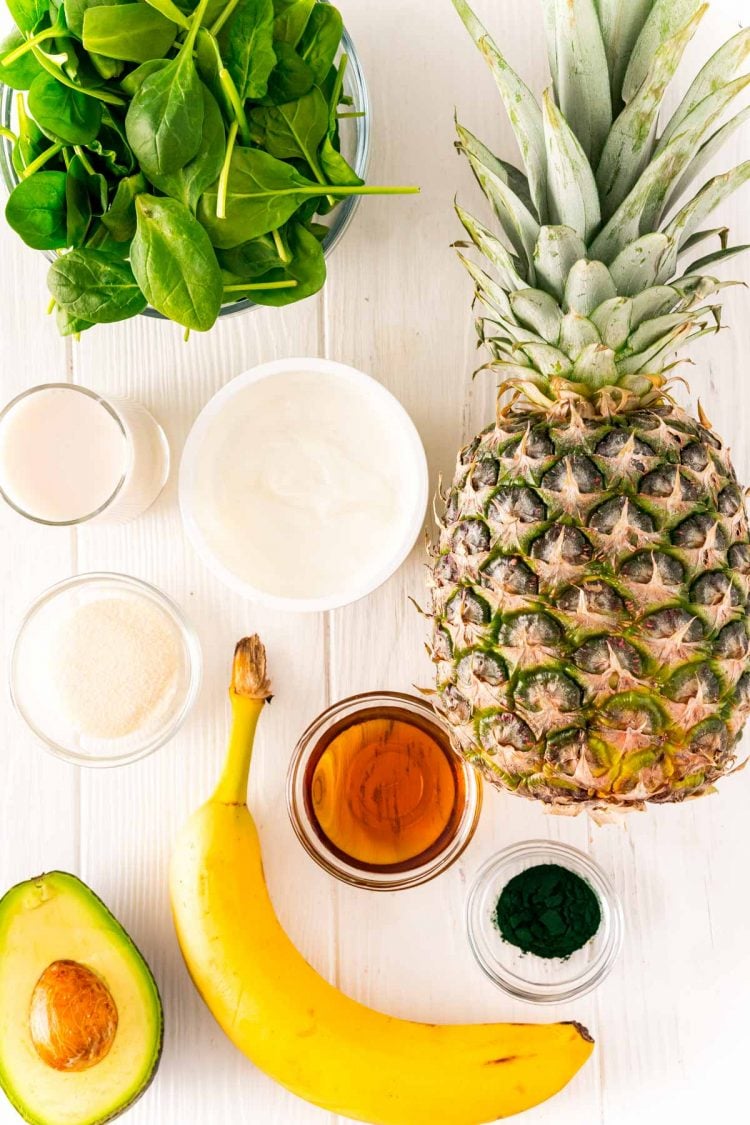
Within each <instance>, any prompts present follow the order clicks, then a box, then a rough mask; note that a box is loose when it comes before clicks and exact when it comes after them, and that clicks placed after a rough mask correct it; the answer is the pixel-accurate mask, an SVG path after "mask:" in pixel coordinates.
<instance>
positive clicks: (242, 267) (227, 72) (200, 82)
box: [0, 0, 402, 336]
mask: <svg viewBox="0 0 750 1125" xmlns="http://www.w3.org/2000/svg"><path fill="white" fill-rule="evenodd" d="M8 6H9V8H10V10H11V13H12V14H13V16H14V18H15V22H16V28H15V30H14V31H13V32H12V33H11V35H10V37H9V38H7V39H6V40H5V42H4V44H3V45H2V47H0V82H5V84H6V85H7V86H10V87H12V88H14V89H16V90H17V91H18V93H17V95H16V98H15V104H16V110H17V113H16V121H17V124H16V125H15V127H14V132H15V138H13V137H7V138H6V139H7V142H9V144H10V146H11V159H12V166H13V169H14V170H15V172H16V174H17V176H18V177H19V179H20V181H21V182H20V183H19V184H18V186H17V187H16V188H15V189H14V190H13V192H12V194H11V196H10V199H9V200H8V204H7V208H6V214H7V217H8V222H9V223H10V225H11V226H12V227H13V228H14V229H15V230H16V231H17V232H18V233H19V235H20V236H21V237H22V238H23V239H24V240H25V241H26V242H27V243H28V244H29V245H30V246H33V247H34V248H36V249H44V250H61V251H62V250H65V251H68V252H67V253H65V254H63V255H61V256H60V257H59V259H58V260H56V261H55V262H54V263H53V265H52V267H51V269H50V288H51V290H52V292H53V294H54V296H55V302H56V317H57V324H58V328H59V331H60V333H61V334H62V335H76V336H78V335H80V334H81V333H82V332H84V331H87V330H88V329H89V328H90V327H91V326H92V325H93V324H95V323H102V322H107V321H113V320H122V319H125V318H126V317H129V316H133V315H135V314H136V313H137V312H139V311H141V310H142V309H143V308H144V306H145V304H146V302H147V301H150V302H151V304H152V305H153V307H154V308H155V309H157V310H158V311H159V312H161V313H162V314H163V315H164V316H165V317H168V318H170V319H172V320H175V321H176V322H178V323H180V324H182V325H184V326H185V327H187V328H189V329H196V330H205V329H207V328H209V327H210V326H211V325H212V324H213V322H214V321H215V319H216V317H217V315H218V313H219V310H220V307H221V303H222V301H231V300H234V299H239V298H240V297H242V296H247V297H248V298H250V299H252V300H253V301H255V302H256V303H260V304H268V305H285V304H289V303H291V302H292V301H298V300H301V299H303V298H304V297H307V296H309V295H310V294H312V293H315V292H317V290H318V289H319V288H320V287H321V285H323V283H324V281H325V259H324V253H323V251H324V245H325V239H326V236H327V233H328V230H327V227H325V226H324V225H322V223H321V222H319V221H317V220H318V219H319V218H320V217H321V216H323V215H325V214H326V213H327V212H329V211H330V210H331V209H332V208H334V207H335V206H336V205H337V202H338V200H340V199H341V198H342V197H344V196H347V195H353V194H365V193H375V192H394V191H400V190H402V189H399V188H373V187H368V186H366V185H364V184H363V183H362V181H361V180H360V179H359V177H358V176H357V174H356V172H355V171H354V170H353V169H352V168H351V167H350V166H349V164H348V163H347V162H346V160H345V159H344V157H343V156H342V154H341V141H340V137H339V111H340V106H341V105H342V104H344V103H346V104H351V99H350V98H348V97H347V96H346V95H345V93H344V90H343V83H344V72H345V67H346V57H345V56H343V55H342V56H340V58H339V59H338V61H337V55H338V53H339V50H340V43H341V36H342V32H343V25H342V21H341V16H340V14H339V12H338V11H337V9H336V8H335V7H334V6H333V5H331V4H328V3H324V2H323V0H145V2H143V0H8ZM218 215H221V218H219V217H218Z"/></svg>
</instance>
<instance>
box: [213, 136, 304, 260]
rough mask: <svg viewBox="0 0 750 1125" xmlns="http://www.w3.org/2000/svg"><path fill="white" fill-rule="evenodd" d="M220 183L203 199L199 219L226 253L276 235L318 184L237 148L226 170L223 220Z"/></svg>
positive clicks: (258, 154)
mask: <svg viewBox="0 0 750 1125" xmlns="http://www.w3.org/2000/svg"><path fill="white" fill-rule="evenodd" d="M217 192H218V184H213V185H212V186H211V187H210V188H209V190H208V191H207V192H206V193H205V195H203V197H202V198H201V201H200V204H199V206H198V217H199V218H200V221H201V223H202V224H203V226H204V227H205V228H206V230H207V231H208V233H209V235H210V236H211V241H212V242H213V244H214V246H218V247H220V248H222V249H229V248H230V247H232V246H239V245H241V243H243V242H248V241H249V240H250V239H252V238H257V237H258V236H259V235H261V234H267V233H268V232H269V231H272V230H277V229H278V227H280V226H282V224H283V223H285V222H286V221H287V219H288V218H290V216H291V215H293V214H294V212H295V211H296V210H297V208H298V207H299V206H300V204H301V203H304V201H305V200H306V199H307V198H308V197H309V196H310V195H314V196H317V195H320V192H321V188H320V184H314V183H312V182H311V181H310V180H308V179H306V177H304V176H302V175H301V174H300V173H299V172H298V171H297V170H296V168H294V167H293V166H292V165H291V164H286V163H284V161H282V160H277V159H276V157H274V156H270V155H269V153H267V152H263V150H262V149H259V148H242V147H241V146H238V147H237V148H236V149H235V150H234V152H233V154H232V160H231V163H230V166H229V180H228V186H227V204H226V218H224V219H217V217H216V197H217Z"/></svg>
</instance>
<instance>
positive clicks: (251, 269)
mask: <svg viewBox="0 0 750 1125" xmlns="http://www.w3.org/2000/svg"><path fill="white" fill-rule="evenodd" d="M216 257H217V258H218V259H219V265H220V266H221V268H222V269H223V270H226V271H227V273H231V274H233V275H234V276H235V277H237V278H241V279H244V280H248V279H249V280H252V279H253V278H256V277H261V276H262V275H263V274H264V273H268V272H269V270H275V269H283V267H284V263H283V262H282V260H281V258H280V257H279V254H278V251H277V249H276V243H275V242H274V240H273V239H272V238H271V236H270V235H268V234H263V235H261V237H260V238H253V239H252V240H251V241H250V242H243V243H242V245H241V246H234V247H232V249H231V250H217V252H216Z"/></svg>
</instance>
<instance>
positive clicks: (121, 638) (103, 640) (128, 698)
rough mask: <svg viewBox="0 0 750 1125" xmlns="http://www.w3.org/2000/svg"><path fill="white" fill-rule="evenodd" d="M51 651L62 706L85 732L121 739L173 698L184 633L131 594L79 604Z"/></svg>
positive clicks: (154, 719) (148, 723)
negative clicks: (181, 637) (181, 633)
mask: <svg viewBox="0 0 750 1125" xmlns="http://www.w3.org/2000/svg"><path fill="white" fill-rule="evenodd" d="M51 652H52V658H51V668H50V672H51V676H52V681H53V684H54V687H55V689H56V694H57V696H58V699H59V703H60V706H61V708H62V710H63V711H64V712H65V714H66V715H67V718H68V720H69V722H70V723H71V724H72V725H73V726H74V727H75V728H76V730H77V731H78V732H79V734H81V735H85V736H89V737H91V738H106V739H114V738H124V737H125V736H126V735H129V734H133V733H134V732H136V731H139V732H141V731H144V730H147V729H149V728H151V727H154V726H156V725H157V724H158V721H159V719H160V717H161V716H163V715H164V714H165V712H166V711H168V710H169V708H170V705H171V703H172V701H173V699H174V694H175V691H176V688H177V684H178V679H179V673H180V668H181V642H180V637H179V633H178V631H177V629H176V626H175V625H174V623H173V622H172V621H171V619H170V618H169V616H168V615H167V614H166V613H165V612H164V611H163V610H161V609H160V608H159V607H158V606H156V605H154V604H153V603H152V602H150V601H148V600H147V599H146V598H142V597H138V596H135V595H132V594H124V595H121V596H107V597H102V598H100V599H98V600H94V601H89V602H86V603H84V604H83V605H79V606H77V607H76V608H75V609H74V610H73V612H72V613H70V614H68V615H66V616H65V617H63V618H62V620H60V621H59V623H58V625H57V629H56V636H55V637H54V641H53V644H52V646H51Z"/></svg>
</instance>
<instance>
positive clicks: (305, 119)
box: [250, 86, 328, 180]
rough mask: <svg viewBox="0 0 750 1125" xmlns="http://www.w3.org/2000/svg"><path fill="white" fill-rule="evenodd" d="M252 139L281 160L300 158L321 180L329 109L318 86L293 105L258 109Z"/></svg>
mask: <svg viewBox="0 0 750 1125" xmlns="http://www.w3.org/2000/svg"><path fill="white" fill-rule="evenodd" d="M250 123H251V128H252V132H253V139H254V140H256V139H257V141H258V143H260V144H261V145H262V146H263V148H265V150H266V152H270V154H271V156H276V157H278V158H279V159H281V160H289V159H295V158H297V157H301V158H302V159H303V160H306V161H307V163H308V164H309V165H310V167H311V168H312V170H313V173H314V174H315V177H316V179H318V180H322V179H323V176H322V175H321V171H320V165H319V163H318V155H317V154H318V149H319V148H320V145H321V143H322V141H323V138H324V137H325V136H326V135H327V133H328V105H327V103H326V100H325V98H324V97H323V95H322V93H321V92H320V90H319V89H318V87H317V86H314V87H313V89H312V90H311V91H310V93H309V94H305V95H304V96H303V97H301V98H298V99H297V101H294V102H284V103H283V104H282V105H277V106H258V107H257V108H256V109H254V110H252V111H251V113H250Z"/></svg>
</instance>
